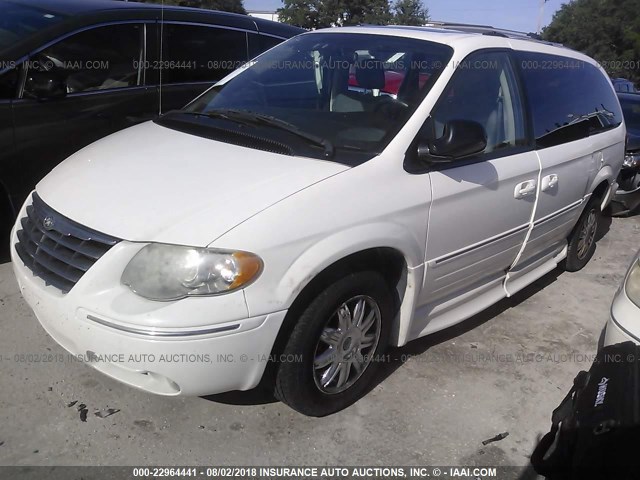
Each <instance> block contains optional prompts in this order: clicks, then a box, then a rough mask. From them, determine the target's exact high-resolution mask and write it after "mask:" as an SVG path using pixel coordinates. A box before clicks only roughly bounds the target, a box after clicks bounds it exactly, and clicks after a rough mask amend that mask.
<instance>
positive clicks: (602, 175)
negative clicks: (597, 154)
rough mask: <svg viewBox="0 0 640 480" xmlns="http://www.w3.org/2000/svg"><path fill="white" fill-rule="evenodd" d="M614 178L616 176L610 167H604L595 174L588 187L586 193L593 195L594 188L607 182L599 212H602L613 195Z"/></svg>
mask: <svg viewBox="0 0 640 480" xmlns="http://www.w3.org/2000/svg"><path fill="white" fill-rule="evenodd" d="M616 177H617V174H616V173H615V172H614V171H613V168H612V167H611V166H610V165H605V166H604V167H603V168H601V169H600V171H599V172H598V173H597V174H596V177H595V178H594V179H593V182H591V185H590V186H589V190H588V192H587V193H589V194H593V192H594V191H595V190H596V188H598V185H600V184H601V183H602V182H607V184H608V185H609V188H608V189H607V192H606V194H605V195H604V197H603V198H602V204H601V205H600V208H601V210H604V209H605V208H606V207H607V205H609V202H610V201H611V198H612V194H613V193H615V192H612V185H613V183H614V182H615V179H616Z"/></svg>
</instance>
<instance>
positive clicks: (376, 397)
mask: <svg viewBox="0 0 640 480" xmlns="http://www.w3.org/2000/svg"><path fill="white" fill-rule="evenodd" d="M638 247H640V218H638V217H635V218H629V219H614V220H613V221H612V223H611V225H610V229H609V231H608V233H607V234H606V235H605V236H604V238H602V239H601V240H600V242H599V244H598V249H597V251H596V254H595V257H594V259H593V260H592V262H591V263H590V264H589V265H588V266H587V268H586V269H585V270H583V271H582V272H579V273H576V274H567V273H562V274H560V273H558V272H552V273H551V274H549V275H547V276H546V277H544V278H543V279H541V280H540V281H538V282H537V283H536V284H535V285H533V286H530V287H529V288H527V289H526V290H525V291H523V292H521V293H520V294H518V295H517V297H515V298H512V299H509V300H506V301H503V302H501V303H500V304H498V305H496V306H494V307H492V308H491V309H490V310H489V311H486V312H484V313H482V314H480V315H478V316H476V317H474V318H473V319H471V320H469V321H467V322H465V323H464V324H463V325H461V326H459V327H456V328H454V329H450V330H448V331H446V332H443V333H440V334H437V335H435V336H432V337H429V338H426V339H422V340H419V341H416V342H413V343H411V344H409V345H408V346H406V347H404V348H402V349H398V350H394V351H393V352H392V357H393V359H394V360H393V361H392V362H390V363H389V364H388V365H386V368H385V371H384V374H383V375H381V376H380V378H379V384H378V385H377V386H376V387H375V388H374V389H373V391H372V392H371V393H370V394H369V395H368V396H367V397H365V398H364V399H362V400H361V401H360V402H358V403H357V404H356V405H354V406H352V407H351V408H349V409H347V410H346V411H343V412H341V413H339V414H336V415H333V416H331V417H328V418H323V419H312V418H306V417H303V416H301V415H299V414H297V413H295V412H293V411H291V410H289V409H288V408H287V407H285V406H284V405H282V404H279V403H274V402H273V401H271V400H270V399H269V398H268V396H265V395H264V394H262V393H261V392H249V393H245V394H227V395H221V396H216V397H212V398H208V399H205V398H163V397H158V396H153V395H151V394H147V393H143V392H139V391H137V390H133V389H131V388H128V387H125V386H122V385H120V384H118V383H116V382H115V381H112V380H110V379H109V378H107V377H105V376H103V375H101V374H99V373H98V372H96V371H94V370H93V369H91V368H89V367H88V366H86V365H83V364H81V363H76V362H53V363H41V362H30V361H29V358H28V355H29V354H31V356H32V357H33V354H35V355H39V354H44V353H54V354H58V353H59V354H63V353H64V352H63V350H62V349H61V348H60V347H58V346H57V344H55V343H54V342H53V340H51V339H50V338H49V337H48V336H47V335H46V334H45V332H44V330H43V329H42V328H41V327H40V325H39V324H38V322H37V321H36V319H35V317H34V316H33V314H32V313H31V311H30V310H29V308H28V307H27V305H26V304H25V303H24V301H23V300H22V298H21V296H20V294H19V293H18V288H17V286H16V283H15V281H14V278H13V274H12V270H11V265H10V264H4V265H0V329H1V333H0V358H1V362H0V367H1V370H0V371H1V372H2V374H1V388H0V465H96V464H98V465H138V464H160V465H171V464H178V465H190V464H207V465H216V464H218V465H220V464H225V465H247V464H252V465H301V464H302V465H388V464H395V465H474V464H480V465H517V466H522V467H523V469H524V466H525V465H526V464H527V462H528V457H529V455H530V453H531V450H532V448H533V446H534V444H535V442H536V439H537V438H538V436H539V435H540V434H542V433H544V432H545V431H546V430H547V429H548V427H549V419H550V414H551V411H552V409H553V408H554V407H555V406H556V405H557V404H558V403H559V401H560V400H561V399H562V397H563V396H564V394H565V393H566V391H567V389H568V388H569V386H570V385H571V383H572V380H573V377H574V376H575V374H576V373H577V372H578V371H579V370H581V369H586V368H588V367H589V365H590V363H591V360H592V355H593V354H594V353H595V351H596V346H597V342H598V338H599V336H600V333H601V330H602V328H603V326H604V324H605V322H606V320H607V318H608V314H609V305H610V302H611V299H612V297H613V294H614V291H615V290H616V288H617V287H618V285H619V283H620V282H621V280H622V278H623V275H624V272H625V270H626V268H627V266H628V264H629V262H630V261H631V258H632V256H633V254H634V253H635V252H636V250H637V249H638ZM72 402H77V403H76V404H75V405H73V406H71V407H70V406H68V405H69V404H71V403H72ZM80 404H85V405H86V409H87V411H88V415H87V418H86V422H83V421H81V418H80V413H79V412H78V405H80ZM108 408H113V409H117V410H119V412H117V413H115V414H113V415H111V416H109V417H106V418H100V417H98V416H96V415H95V414H94V413H95V412H96V411H101V412H105V411H106V409H108ZM502 432H509V436H508V437H506V438H505V439H503V440H501V441H499V442H495V443H492V444H490V445H488V446H483V445H482V441H483V440H485V439H488V438H490V437H493V436H495V435H496V434H498V433H502ZM523 478H524V477H523Z"/></svg>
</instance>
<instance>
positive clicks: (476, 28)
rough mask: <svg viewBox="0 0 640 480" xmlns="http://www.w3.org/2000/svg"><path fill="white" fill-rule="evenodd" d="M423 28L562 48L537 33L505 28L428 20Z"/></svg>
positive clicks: (560, 45)
mask: <svg viewBox="0 0 640 480" xmlns="http://www.w3.org/2000/svg"><path fill="white" fill-rule="evenodd" d="M424 26H425V27H431V28H443V29H446V30H457V31H459V32H468V33H478V34H481V35H489V36H494V37H504V38H514V39H518V40H530V41H534V42H540V43H544V44H546V45H553V46H556V47H562V46H563V45H562V44H560V43H554V42H548V41H546V40H543V39H542V37H541V36H540V35H538V34H537V33H532V32H529V33H526V32H518V31H516V30H508V29H505V28H496V27H492V26H491V25H474V24H470V23H452V22H440V21H433V20H430V21H429V22H427V23H425V24H424Z"/></svg>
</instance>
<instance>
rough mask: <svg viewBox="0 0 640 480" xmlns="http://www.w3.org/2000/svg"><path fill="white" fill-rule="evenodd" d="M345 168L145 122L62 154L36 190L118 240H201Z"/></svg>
mask: <svg viewBox="0 0 640 480" xmlns="http://www.w3.org/2000/svg"><path fill="white" fill-rule="evenodd" d="M348 169H349V167H347V166H345V165H342V164H338V163H333V162H328V161H323V160H314V159H308V158H301V157H291V156H286V155H279V154H275V153H270V152H265V151H261V150H253V149H250V148H245V147H239V146H235V145H230V144H226V143H222V142H218V141H214V140H209V139H205V138H201V137H197V136H194V135H189V134H186V133H181V132H177V131H174V130H171V129H168V128H166V127H162V126H160V125H157V124H155V123H153V122H148V123H144V124H141V125H138V126H136V127H132V128H129V129H127V130H123V131H121V132H119V133H115V134H113V135H111V136H109V137H106V138H104V139H102V140H100V141H98V142H96V143H94V144H92V145H90V146H88V147H86V148H84V149H83V150H81V151H79V152H78V153H76V154H74V155H73V156H71V157H69V158H68V159H67V160H65V161H64V162H62V163H61V164H60V165H58V166H57V167H56V168H55V169H54V170H53V171H52V172H51V173H50V174H49V175H47V176H46V177H45V178H44V179H43V180H42V181H41V182H40V183H39V184H38V185H37V187H36V190H37V192H38V194H39V195H40V197H41V198H42V200H43V201H44V202H46V203H47V204H48V205H49V206H51V207H52V208H53V209H55V210H57V211H58V212H59V213H61V214H62V215H65V216H66V217H68V218H70V219H72V220H74V221H76V222H78V223H80V224H82V225H85V226H87V227H90V228H92V229H94V230H97V231H99V232H103V233H106V234H108V235H112V236H115V237H118V238H121V239H123V240H130V241H142V242H146V241H154V242H163V243H172V244H179V245H191V246H206V245H208V244H209V243H211V242H212V241H214V240H215V239H216V238H218V237H219V236H220V235H222V234H224V233H225V232H227V231H229V230H230V229H232V228H233V227H235V226H236V225H238V224H239V223H241V222H242V221H244V220H246V219H247V218H249V217H251V216H253V215H255V214H256V213H258V212H260V211H261V210H264V209H266V208H268V207H270V206H271V205H273V204H274V203H276V202H278V201H280V200H282V199H284V198H286V197H288V196H290V195H293V194H294V193H296V192H298V191H300V190H303V189H304V188H307V187H309V186H310V185H312V184H314V183H317V182H320V181H322V180H324V179H325V178H328V177H330V176H333V175H336V174H338V173H340V172H342V171H344V170H348Z"/></svg>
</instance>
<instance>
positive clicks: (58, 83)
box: [24, 72, 67, 100]
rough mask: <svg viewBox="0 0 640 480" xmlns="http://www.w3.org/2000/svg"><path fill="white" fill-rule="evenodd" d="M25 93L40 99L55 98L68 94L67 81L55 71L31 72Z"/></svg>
mask: <svg viewBox="0 0 640 480" xmlns="http://www.w3.org/2000/svg"><path fill="white" fill-rule="evenodd" d="M24 90H25V93H26V94H28V95H30V96H31V97H33V98H36V99H38V100H53V99H56V98H63V97H66V96H67V85H66V83H65V82H64V81H63V80H62V79H61V78H60V77H59V76H58V75H56V74H55V73H54V72H30V73H29V76H28V77H27V81H26V83H25V89H24Z"/></svg>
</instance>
